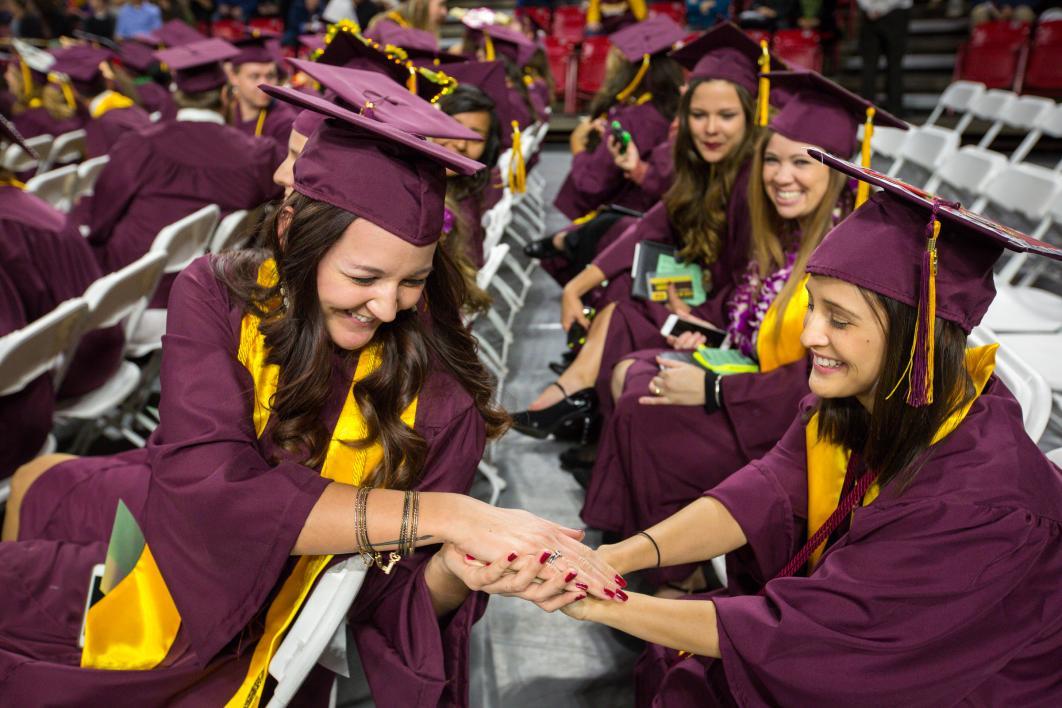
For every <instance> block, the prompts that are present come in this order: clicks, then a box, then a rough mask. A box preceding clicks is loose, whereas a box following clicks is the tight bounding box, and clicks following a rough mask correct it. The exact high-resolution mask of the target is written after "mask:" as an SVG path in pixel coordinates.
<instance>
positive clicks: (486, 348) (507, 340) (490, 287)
mask: <svg viewBox="0 0 1062 708" xmlns="http://www.w3.org/2000/svg"><path fill="white" fill-rule="evenodd" d="M508 253H509V244H506V243H502V244H498V245H496V246H494V248H492V249H491V251H490V252H489V253H487V254H486V261H485V263H484V264H483V267H482V268H480V269H479V271H478V272H477V273H476V285H478V286H479V287H480V289H481V290H485V291H488V292H490V291H493V292H495V293H497V294H498V295H501V297H502V298H503V299H504V300H505V302H506V304H507V305H508V307H509V311H510V313H511V312H512V311H513V310H514V308H518V307H519V305H516V304H514V302H515V301H516V300H517V298H516V294H515V293H513V292H512V288H511V287H510V286H509V284H508V283H506V282H505V281H504V280H502V279H501V278H499V277H498V271H499V269H500V268H501V266H502V263H504V261H505V257H506V256H507V255H508ZM497 305H498V302H497V299H495V302H494V304H492V305H491V307H490V309H488V310H487V313H486V319H487V322H488V323H489V324H490V326H491V327H492V328H493V330H494V333H495V334H497V336H498V338H499V340H500V346H499V347H495V346H494V345H493V344H492V343H491V342H490V340H489V339H487V338H485V337H478V340H479V345H480V351H481V352H483V353H484V354H485V355H486V357H487V358H486V359H485V363H487V362H491V361H492V363H493V364H494V366H489V368H491V369H492V373H494V375H495V376H497V377H498V384H499V386H501V385H502V384H503V382H504V381H505V377H506V375H508V373H509V372H508V367H507V361H508V357H509V346H510V345H511V344H512V341H513V333H512V327H511V325H510V323H509V322H507V321H506V319H505V318H503V317H502V316H501V315H500V314H499V312H498V307H497ZM495 367H496V368H497V370H493V369H495Z"/></svg>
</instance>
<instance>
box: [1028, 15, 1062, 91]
mask: <svg viewBox="0 0 1062 708" xmlns="http://www.w3.org/2000/svg"><path fill="white" fill-rule="evenodd" d="M1023 89H1024V90H1025V91H1030V92H1033V93H1045V94H1048V95H1051V96H1053V97H1057V96H1058V95H1059V94H1062V20H1054V21H1051V22H1041V23H1040V25H1039V27H1037V28H1036V35H1035V37H1034V38H1033V43H1032V49H1031V50H1030V53H1029V64H1028V67H1027V68H1026V70H1025V82H1024V85H1023Z"/></svg>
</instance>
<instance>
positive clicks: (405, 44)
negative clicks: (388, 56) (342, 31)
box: [364, 22, 439, 56]
mask: <svg viewBox="0 0 1062 708" xmlns="http://www.w3.org/2000/svg"><path fill="white" fill-rule="evenodd" d="M364 34H365V36H366V37H367V38H369V39H371V40H373V41H374V42H379V43H380V44H382V45H384V46H386V45H388V44H390V45H392V46H394V47H401V48H402V49H404V50H406V52H409V53H410V55H411V56H412V55H413V54H414V53H415V54H417V55H424V54H429V55H432V56H434V55H435V54H437V53H438V51H439V40H438V39H436V37H435V35H434V34H432V33H431V32H428V31H427V30H419V29H416V28H414V27H399V26H398V25H397V24H395V23H394V22H378V23H377V24H376V26H375V27H373V28H372V29H370V30H367V31H366V32H365V33H364Z"/></svg>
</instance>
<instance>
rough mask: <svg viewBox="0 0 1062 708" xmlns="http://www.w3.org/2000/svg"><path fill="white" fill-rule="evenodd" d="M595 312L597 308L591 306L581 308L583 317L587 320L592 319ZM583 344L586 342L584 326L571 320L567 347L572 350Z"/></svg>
mask: <svg viewBox="0 0 1062 708" xmlns="http://www.w3.org/2000/svg"><path fill="white" fill-rule="evenodd" d="M596 314H597V310H595V309H594V308H592V307H584V308H583V317H585V318H586V319H588V320H593V319H594V315H596ZM584 344H586V327H583V326H582V325H581V324H579V323H578V322H572V326H571V327H569V328H568V349H571V350H572V351H574V350H576V349H578V348H579V347H581V346H583V345H584Z"/></svg>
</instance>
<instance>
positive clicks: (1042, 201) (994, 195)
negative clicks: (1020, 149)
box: [971, 162, 1060, 222]
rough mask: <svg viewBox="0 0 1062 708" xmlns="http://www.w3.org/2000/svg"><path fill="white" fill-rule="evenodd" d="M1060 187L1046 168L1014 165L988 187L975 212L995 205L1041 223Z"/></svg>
mask: <svg viewBox="0 0 1062 708" xmlns="http://www.w3.org/2000/svg"><path fill="white" fill-rule="evenodd" d="M1059 186H1060V185H1059V184H1058V179H1057V175H1056V174H1055V173H1054V172H1052V171H1051V170H1049V169H1047V168H1046V167H1040V166H1039V165H1030V164H1029V163H1027V162H1020V163H1018V164H1010V165H1007V166H1006V167H1005V168H1004V169H1003V170H1002V171H1000V172H998V173H997V174H996V175H995V176H994V177H993V178H992V179H991V180H988V181H987V182H986V183H985V184H984V187H983V189H982V191H981V198H980V199H978V200H977V202H976V203H975V204H974V205H973V206H972V207H971V211H974V212H981V211H983V210H984V208H985V207H986V206H987V205H988V204H989V203H991V204H997V205H999V206H1000V207H1002V208H1003V209H1007V210H1010V211H1014V212H1018V213H1019V214H1022V215H1024V216H1025V217H1026V218H1028V219H1030V220H1031V221H1035V222H1039V221H1040V220H1041V219H1042V218H1043V217H1044V215H1045V214H1046V213H1047V209H1048V207H1050V206H1051V205H1052V203H1053V202H1054V201H1055V200H1056V199H1057V196H1058V192H1059Z"/></svg>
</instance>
